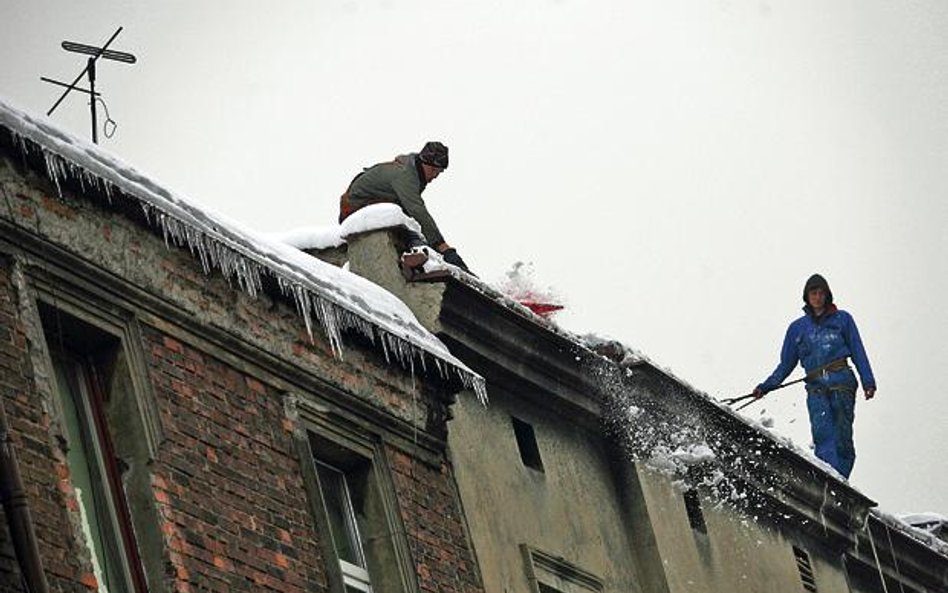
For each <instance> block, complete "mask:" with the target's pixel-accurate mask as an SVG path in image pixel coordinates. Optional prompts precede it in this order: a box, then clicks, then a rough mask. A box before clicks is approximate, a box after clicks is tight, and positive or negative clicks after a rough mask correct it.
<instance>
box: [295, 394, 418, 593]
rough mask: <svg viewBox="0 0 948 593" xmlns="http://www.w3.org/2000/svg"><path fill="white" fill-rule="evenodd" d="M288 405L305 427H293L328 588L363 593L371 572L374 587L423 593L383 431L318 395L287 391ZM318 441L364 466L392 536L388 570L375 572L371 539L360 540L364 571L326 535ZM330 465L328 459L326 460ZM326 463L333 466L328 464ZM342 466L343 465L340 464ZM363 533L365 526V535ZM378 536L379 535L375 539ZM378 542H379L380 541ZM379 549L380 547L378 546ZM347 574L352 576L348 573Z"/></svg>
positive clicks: (379, 517) (327, 522)
mask: <svg viewBox="0 0 948 593" xmlns="http://www.w3.org/2000/svg"><path fill="white" fill-rule="evenodd" d="M285 396H286V397H287V402H286V403H287V406H289V407H290V408H292V409H293V410H294V412H293V414H294V416H296V415H298V416H297V419H298V421H299V422H300V428H301V430H297V431H294V435H295V436H296V441H297V448H298V451H299V453H300V459H301V460H304V463H302V464H301V465H302V466H303V478H304V480H303V481H304V486H305V487H306V490H307V494H308V496H307V498H308V499H309V502H310V510H311V515H312V518H313V521H314V526H315V528H316V533H317V537H318V540H319V545H320V548H321V550H322V552H323V558H324V559H325V560H326V565H325V568H326V571H327V576H328V579H327V580H328V584H329V590H330V592H331V593H347V591H348V589H347V588H346V585H352V586H353V587H355V588H357V589H358V590H360V591H368V590H369V589H365V588H363V587H364V584H363V583H362V582H361V580H362V579H361V577H362V576H371V577H372V582H371V584H370V587H371V590H372V591H379V590H383V591H395V592H398V593H421V589H420V587H419V584H418V577H417V574H416V571H415V565H414V561H413V559H412V555H411V550H410V547H409V546H408V541H407V536H406V530H405V527H404V524H403V523H402V518H401V511H400V508H399V505H398V501H397V499H396V494H395V483H394V479H393V477H392V475H391V470H390V468H389V465H388V457H387V455H386V443H385V441H384V439H383V438H382V436H381V434H380V432H381V431H378V432H375V431H372V430H371V429H370V428H368V423H367V422H366V421H365V419H355V418H353V417H352V416H350V414H349V413H348V411H346V410H343V409H341V408H337V407H335V406H334V405H332V404H329V403H328V402H324V401H322V400H318V399H317V398H316V397H315V396H310V395H303V396H300V395H296V394H291V393H286V394H285ZM314 440H315V441H316V442H317V443H322V444H324V445H325V446H327V447H330V448H332V449H335V450H336V451H337V452H338V453H339V454H341V455H343V456H347V457H348V458H349V459H350V462H349V464H347V465H350V466H360V467H359V470H360V472H362V473H363V474H364V475H363V478H364V479H365V481H366V484H367V486H366V487H367V488H371V489H372V493H373V495H374V496H375V497H376V498H375V499H374V502H375V506H376V508H375V509H374V513H373V514H374V515H377V516H374V517H372V519H373V521H374V522H377V523H379V524H381V525H382V526H383V527H384V532H385V534H386V535H387V536H388V537H386V538H384V539H385V540H387V543H386V544H385V550H384V552H385V556H386V558H385V560H384V562H385V568H387V569H388V570H377V569H378V567H377V566H376V570H375V571H373V565H376V564H377V563H378V559H377V558H375V557H374V556H373V550H372V549H366V542H365V541H364V540H360V543H361V545H362V553H363V555H364V558H365V563H366V566H367V570H364V569H363V570H364V572H365V575H362V574H361V573H360V572H359V570H358V569H360V567H358V566H356V565H352V564H351V563H347V564H348V565H349V566H347V567H345V568H344V566H343V564H342V562H346V561H344V560H341V559H340V558H339V557H338V556H337V554H336V550H335V546H334V544H333V542H332V541H331V538H327V537H324V536H323V534H328V533H331V527H330V523H331V521H330V519H329V516H328V512H327V510H326V507H325V501H324V498H323V492H322V489H321V487H320V482H319V478H318V476H317V472H316V462H317V457H318V456H317V455H316V451H315V450H314V448H313V442H314ZM322 461H323V462H324V463H325V458H323V459H322ZM327 465H332V464H331V463H330V464H327ZM337 469H338V468H337ZM347 487H348V485H347ZM361 535H363V534H362V532H361V527H360V536H361ZM373 539H375V540H378V538H373ZM374 544H376V545H377V544H379V542H378V541H375V542H374ZM373 548H375V546H373ZM346 572H348V573H349V574H346Z"/></svg>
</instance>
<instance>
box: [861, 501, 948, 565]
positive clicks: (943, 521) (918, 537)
mask: <svg viewBox="0 0 948 593" xmlns="http://www.w3.org/2000/svg"><path fill="white" fill-rule="evenodd" d="M869 513H870V514H871V515H872V516H874V517H875V518H876V519H878V520H879V521H880V522H882V523H884V524H885V525H886V527H887V528H889V529H894V530H896V531H899V532H901V533H903V534H905V535H907V536H908V537H910V538H912V539H914V540H915V541H917V542H920V543H922V544H924V545H926V546H928V547H929V548H931V549H932V550H934V551H936V552H938V553H939V554H941V555H942V556H945V557H946V558H948V541H946V540H945V539H943V538H945V537H948V518H946V517H945V516H943V515H939V514H938V513H913V514H906V515H900V516H899V517H896V516H894V515H889V514H887V513H884V512H882V511H880V510H878V509H871V510H870V511H869Z"/></svg>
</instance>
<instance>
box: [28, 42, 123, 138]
mask: <svg viewBox="0 0 948 593" xmlns="http://www.w3.org/2000/svg"><path fill="white" fill-rule="evenodd" d="M121 32H122V27H119V28H118V29H117V30H116V31H115V33H113V34H112V36H111V37H109V40H108V41H106V42H105V45H103V46H101V47H97V46H94V45H85V44H82V43H75V42H72V41H63V42H62V48H63V49H64V50H66V51H69V52H74V53H78V54H85V55H89V56H92V57H90V58H89V59H88V61H86V67H85V68H83V70H82V72H80V73H79V75H78V76H76V79H75V80H73V81H72V83H71V84H66V83H65V82H60V81H58V80H53V79H51V78H46V77H45V76H41V77H40V80H42V81H43V82H48V83H50V84H55V85H57V86H62V87H66V90H65V91H63V94H62V95H61V96H60V97H59V99H57V100H56V102H55V103H53V106H52V107H50V108H49V111H47V112H46V115H52V114H53V111H56V108H57V107H59V104H60V103H62V102H63V99H65V98H66V95H68V94H69V92H70V91H79V92H80V93H86V94H88V95H89V97H90V101H89V105H90V107H91V111H92V142H93V143H94V144H98V143H99V132H98V113H97V110H96V100H99V101H101V99H98V97H99V95H100V94H101V93H97V92H96V91H95V77H96V61H97V60H98V59H99V58H104V59H106V60H115V61H116V62H124V63H126V64H134V63H135V62H136V61H137V60H136V58H135V56H133V55H132V54H130V53H125V52H121V51H113V50H110V49H109V46H110V45H111V44H112V42H113V41H115V38H116V37H118V35H119V33H121ZM83 76H88V78H89V88H88V90H87V89H83V88H79V87H78V86H76V85H77V84H79V81H80V80H81V79H82V77H83ZM103 105H104V103H103ZM105 113H106V117H108V109H106V112H105ZM109 121H111V118H109ZM109 121H106V126H108V123H109ZM112 123H113V126H114V124H115V122H112ZM113 129H114V128H113ZM106 136H110V134H109V133H108V131H107V130H106Z"/></svg>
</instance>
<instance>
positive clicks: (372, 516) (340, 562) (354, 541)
mask: <svg viewBox="0 0 948 593" xmlns="http://www.w3.org/2000/svg"><path fill="white" fill-rule="evenodd" d="M300 413H301V416H304V417H305V416H306V415H307V414H308V412H307V411H306V408H305V407H304V406H301V412H300ZM312 419H313V420H316V417H315V416H314V417H312ZM316 424H317V423H316V422H314V423H313V424H311V425H310V427H311V429H313V430H319V431H320V432H318V433H317V432H309V433H308V437H307V439H306V442H305V444H304V445H303V446H306V447H307V449H308V451H307V454H308V455H309V456H310V457H311V458H312V465H310V468H311V469H312V470H313V471H312V472H311V474H310V477H308V478H307V482H308V484H309V485H308V486H307V487H308V488H309V489H310V497H311V502H312V507H313V513H314V520H315V523H316V531H317V533H318V534H320V544H321V545H322V549H323V554H324V557H326V558H333V559H335V560H336V562H335V563H334V565H333V566H327V574H328V577H329V581H330V591H332V592H334V593H369V592H373V591H385V592H393V593H398V592H405V591H414V590H416V587H414V586H412V582H413V581H414V579H415V578H416V577H415V567H414V565H413V564H412V562H411V554H410V553H409V550H408V542H407V541H406V540H405V537H404V533H405V529H404V527H403V526H402V525H401V523H400V520H399V518H398V517H399V511H398V505H397V502H396V500H395V489H394V486H393V485H392V482H391V476H390V475H389V474H388V472H387V467H386V465H385V462H384V459H385V455H384V453H383V450H382V447H381V444H380V443H378V442H377V441H373V440H371V439H367V438H365V437H357V436H354V435H353V434H351V433H349V432H348V431H342V430H341V428H340V427H339V426H335V425H333V424H331V423H328V422H326V417H323V418H322V420H320V421H319V423H318V424H319V425H316ZM307 471H308V470H307ZM324 534H328V537H324V536H323V535H324Z"/></svg>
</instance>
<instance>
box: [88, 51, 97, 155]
mask: <svg viewBox="0 0 948 593" xmlns="http://www.w3.org/2000/svg"><path fill="white" fill-rule="evenodd" d="M86 70H87V71H88V73H89V94H90V96H91V103H90V104H91V105H92V143H93V144H98V143H99V131H98V128H99V122H98V118H97V117H96V116H97V113H96V106H95V58H89V65H88V66H86Z"/></svg>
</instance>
